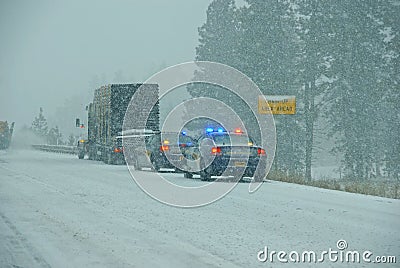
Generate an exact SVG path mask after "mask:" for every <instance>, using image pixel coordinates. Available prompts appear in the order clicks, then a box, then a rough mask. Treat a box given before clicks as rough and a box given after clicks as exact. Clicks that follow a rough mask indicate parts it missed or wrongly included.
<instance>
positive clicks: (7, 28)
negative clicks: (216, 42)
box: [0, 0, 211, 126]
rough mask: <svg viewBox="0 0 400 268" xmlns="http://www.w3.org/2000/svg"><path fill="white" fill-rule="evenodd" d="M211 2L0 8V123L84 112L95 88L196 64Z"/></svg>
mask: <svg viewBox="0 0 400 268" xmlns="http://www.w3.org/2000/svg"><path fill="white" fill-rule="evenodd" d="M210 2H211V0H205V1H204V0H203V1H187V0H168V1H162V0H142V1H139V0H131V1H128V0H127V1H76V0H73V1H70V0H68V1H50V0H39V1H19V0H17V1H13V0H10V1H1V3H0V35H1V42H0V70H1V72H0V120H8V121H16V122H17V125H19V126H21V125H22V124H30V122H32V119H33V117H34V116H35V115H36V114H37V113H38V111H39V107H43V108H44V110H45V112H46V114H47V115H48V116H51V114H52V113H54V112H55V111H56V108H57V107H59V106H60V105H62V104H63V103H64V102H65V100H66V99H67V98H70V97H71V96H74V95H75V96H76V95H81V96H82V98H81V99H82V105H85V104H86V103H87V102H88V101H89V100H90V98H91V94H92V91H93V88H91V87H92V86H93V84H94V83H95V82H96V81H97V83H99V82H101V83H102V82H107V83H111V82H128V81H130V82H142V81H143V80H144V79H145V78H146V77H147V76H148V75H149V74H151V73H152V72H154V71H157V70H158V69H159V68H160V67H161V66H162V65H165V66H169V65H173V64H177V63H181V62H185V61H191V60H193V59H194V57H195V47H196V46H197V44H198V32H197V28H198V27H200V26H201V25H202V24H203V23H204V22H205V20H206V10H207V7H208V5H209V3H210ZM116 73H119V74H116ZM96 76H97V80H96ZM115 79H120V80H121V79H122V80H124V81H114V80H115ZM78 99H79V98H78Z"/></svg>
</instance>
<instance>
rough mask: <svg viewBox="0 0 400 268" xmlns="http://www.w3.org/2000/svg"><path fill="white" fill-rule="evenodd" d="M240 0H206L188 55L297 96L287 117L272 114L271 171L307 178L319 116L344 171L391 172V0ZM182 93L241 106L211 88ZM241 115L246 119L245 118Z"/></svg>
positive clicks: (273, 91) (355, 175)
mask: <svg viewBox="0 0 400 268" xmlns="http://www.w3.org/2000/svg"><path fill="white" fill-rule="evenodd" d="M245 3H246V4H245V5H244V6H242V7H237V6H236V4H235V1H234V0H214V1H213V2H212V3H211V4H210V5H209V7H208V10H207V20H206V22H205V23H204V24H203V25H202V26H201V27H199V45H198V46H197V48H196V60H207V61H215V62H220V63H224V64H227V65H229V66H232V67H234V68H236V69H238V70H240V71H241V72H243V73H244V74H246V75H247V76H249V77H250V78H251V79H252V80H253V81H254V82H255V83H256V84H257V85H258V87H259V88H260V89H261V91H262V92H263V94H265V95H295V96H296V98H297V113H296V115H293V116H289V115H286V116H285V115H282V116H275V119H276V120H277V121H278V122H279V124H277V154H276V158H275V166H276V169H277V170H279V171H282V172H285V173H287V174H296V175H299V174H300V175H301V176H304V177H305V178H307V179H310V180H311V167H312V162H313V159H314V157H313V153H314V150H315V146H316V142H315V133H316V122H324V123H326V125H327V126H328V127H327V128H326V129H324V133H323V135H324V136H325V137H326V139H332V140H333V141H334V144H335V145H334V149H333V151H332V153H334V154H337V155H339V156H340V158H341V159H342V167H343V170H344V173H345V176H346V177H348V178H351V179H357V180H366V179H371V178H375V177H389V178H395V179H399V174H400V139H399V136H398V135H399V133H400V127H399V122H400V110H399V104H400V88H399V78H400V75H399V71H398V69H399V26H400V21H399V16H398V14H400V5H399V2H398V1H394V0H393V1H391V0H376V1H364V0H354V1H350V0H348V1H347V0H343V1H329V0H265V1H257V0H246V1H245ZM188 91H189V93H190V94H191V95H192V96H194V97H197V96H209V97H213V98H216V99H219V100H222V101H224V102H227V103H230V104H232V103H236V104H238V106H240V100H238V99H237V98H235V96H232V95H229V93H227V92H224V93H221V92H222V91H223V90H222V89H218V90H216V88H215V87H213V86H209V85H208V86H198V85H192V86H190V87H188ZM239 110H240V109H239ZM241 112H242V111H239V113H241ZM242 115H243V116H244V118H245V123H247V124H248V125H250V126H251V124H252V119H251V118H248V117H246V113H245V112H242ZM246 118H248V119H247V120H246Z"/></svg>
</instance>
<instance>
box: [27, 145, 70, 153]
mask: <svg viewBox="0 0 400 268" xmlns="http://www.w3.org/2000/svg"><path fill="white" fill-rule="evenodd" d="M32 148H33V149H35V150H39V151H45V152H52V153H60V154H76V153H77V147H76V146H66V145H47V144H34V145H32Z"/></svg>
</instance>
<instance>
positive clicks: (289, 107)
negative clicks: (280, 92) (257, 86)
mask: <svg viewBox="0 0 400 268" xmlns="http://www.w3.org/2000/svg"><path fill="white" fill-rule="evenodd" d="M265 100H267V101H265ZM258 113H259V114H271V113H272V114H295V113H296V96H271V95H268V96H259V97H258Z"/></svg>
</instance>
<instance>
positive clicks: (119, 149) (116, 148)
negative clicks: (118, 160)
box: [114, 147, 122, 153]
mask: <svg viewBox="0 0 400 268" xmlns="http://www.w3.org/2000/svg"><path fill="white" fill-rule="evenodd" d="M120 152H122V148H118V147H115V148H114V153H120Z"/></svg>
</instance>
